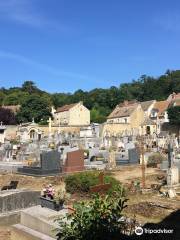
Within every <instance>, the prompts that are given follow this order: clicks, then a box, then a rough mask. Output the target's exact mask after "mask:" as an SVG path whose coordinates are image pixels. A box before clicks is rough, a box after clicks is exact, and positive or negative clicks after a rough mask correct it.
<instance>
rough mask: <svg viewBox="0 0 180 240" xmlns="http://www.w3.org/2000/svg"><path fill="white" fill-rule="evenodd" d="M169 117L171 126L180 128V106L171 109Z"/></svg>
mask: <svg viewBox="0 0 180 240" xmlns="http://www.w3.org/2000/svg"><path fill="white" fill-rule="evenodd" d="M168 117H169V121H170V124H172V125H176V126H178V127H179V128H180V106H175V107H171V108H169V109H168Z"/></svg>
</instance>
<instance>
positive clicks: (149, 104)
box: [141, 100, 156, 118]
mask: <svg viewBox="0 0 180 240" xmlns="http://www.w3.org/2000/svg"><path fill="white" fill-rule="evenodd" d="M155 103H156V100H150V101H145V102H141V107H142V110H143V111H144V114H145V115H144V116H145V118H149V116H150V114H151V111H152V109H153V107H154V104H155Z"/></svg>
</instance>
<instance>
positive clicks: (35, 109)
mask: <svg viewBox="0 0 180 240" xmlns="http://www.w3.org/2000/svg"><path fill="white" fill-rule="evenodd" d="M50 116H51V113H50V106H49V104H48V101H47V100H46V99H45V98H42V97H41V98H39V96H38V95H35V94H32V95H30V96H28V97H27V98H26V99H25V101H24V102H23V104H22V105H21V108H20V111H19V112H18V114H17V119H18V121H19V122H31V121H32V119H34V120H35V122H41V121H43V122H44V121H47V119H48V118H49V117H50Z"/></svg>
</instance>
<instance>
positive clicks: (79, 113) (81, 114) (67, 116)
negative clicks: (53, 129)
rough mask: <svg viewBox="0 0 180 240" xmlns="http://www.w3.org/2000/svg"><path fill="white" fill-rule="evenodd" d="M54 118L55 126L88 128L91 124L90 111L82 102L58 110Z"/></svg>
mask: <svg viewBox="0 0 180 240" xmlns="http://www.w3.org/2000/svg"><path fill="white" fill-rule="evenodd" d="M53 117H54V124H55V125H60V126H61V125H62V126H83V125H85V126H86V125H89V124H90V111H89V109H87V108H86V107H85V106H84V105H83V103H82V102H79V103H73V104H69V105H65V106H63V107H60V108H58V109H57V111H56V112H54V114H53Z"/></svg>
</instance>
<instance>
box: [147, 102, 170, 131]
mask: <svg viewBox="0 0 180 240" xmlns="http://www.w3.org/2000/svg"><path fill="white" fill-rule="evenodd" d="M169 104H170V103H169V101H166V100H165V101H157V102H156V103H155V104H154V107H153V108H152V110H151V115H150V118H151V120H153V121H154V122H155V123H156V125H157V134H159V133H160V132H161V128H162V125H163V123H166V122H169V119H168V114H167V109H168V107H169Z"/></svg>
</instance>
